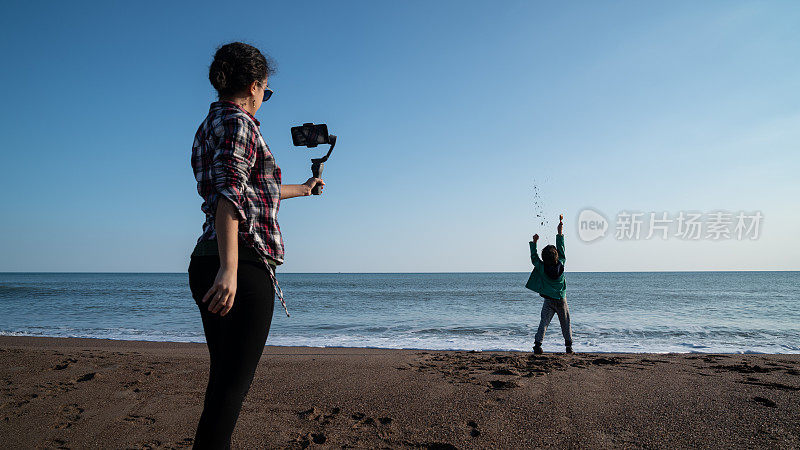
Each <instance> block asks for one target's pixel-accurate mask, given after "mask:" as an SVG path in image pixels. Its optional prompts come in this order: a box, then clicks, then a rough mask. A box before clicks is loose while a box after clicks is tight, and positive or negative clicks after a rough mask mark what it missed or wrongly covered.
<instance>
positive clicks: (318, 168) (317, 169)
mask: <svg viewBox="0 0 800 450" xmlns="http://www.w3.org/2000/svg"><path fill="white" fill-rule="evenodd" d="M328 142H329V143H330V144H331V148H329V149H328V153H326V154H325V156H323V157H322V158H315V159H312V160H311V175H313V176H314V178H321V177H322V169H323V168H325V161H327V160H328V157H329V156H331V152H332V151H333V146H334V145H336V136H334V135H332V134H329V135H328ZM320 193H322V186H320V185H316V186H314V189H312V190H311V194H313V195H319V194H320Z"/></svg>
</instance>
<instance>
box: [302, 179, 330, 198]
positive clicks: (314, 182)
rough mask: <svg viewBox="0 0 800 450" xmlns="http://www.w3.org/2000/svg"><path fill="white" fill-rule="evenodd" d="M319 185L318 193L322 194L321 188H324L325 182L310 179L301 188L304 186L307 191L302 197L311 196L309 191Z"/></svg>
mask: <svg viewBox="0 0 800 450" xmlns="http://www.w3.org/2000/svg"><path fill="white" fill-rule="evenodd" d="M317 185H319V192H320V194H321V193H322V189H323V186H325V182H324V181H322V178H314V177H311V178H309V179H308V180H306V182H305V183H303V184H302V185H301V186H305V187H306V188H307V191H306V192H304V193H303V195H311V191H312V190H313V189H314V187H315V186H317Z"/></svg>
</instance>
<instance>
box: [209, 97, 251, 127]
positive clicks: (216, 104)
mask: <svg viewBox="0 0 800 450" xmlns="http://www.w3.org/2000/svg"><path fill="white" fill-rule="evenodd" d="M214 108H235V109H237V110H239V111H241V112H243V113H245V114H247V116H248V117H250V118H251V119H253V122H255V123H256V126H257V127H260V126H261V122H259V121H258V119H256V118H255V117H253V115H252V114H250V113H249V112H247V111H246V110H244V109H243V108H242V107H241V106H239V105H237V104H236V103H233V102H229V101H227V100H217V101H216V102H214V103H212V104H211V107H210V108H209V109H214Z"/></svg>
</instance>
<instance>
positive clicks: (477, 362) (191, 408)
mask: <svg viewBox="0 0 800 450" xmlns="http://www.w3.org/2000/svg"><path fill="white" fill-rule="evenodd" d="M207 370H208V353H207V351H206V348H205V345H204V344H176V343H159V342H134V341H107V340H96V339H64V338H30V337H0V375H2V380H1V381H0V386H2V402H1V405H2V406H0V439H2V443H0V445H2V447H3V448H34V447H35V448H42V447H49V448H62V447H63V448H85V447H97V448H179V447H188V446H191V443H192V437H193V436H194V428H195V424H196V421H197V419H198V417H199V415H200V411H201V407H202V401H203V392H204V388H205V383H206V379H207ZM233 445H234V447H236V448H281V447H291V448H302V447H306V446H311V447H330V448H334V447H336V448H341V447H357V448H376V447H383V448H387V447H390V448H397V447H409V448H440V449H446V448H453V447H457V448H465V447H466V448H478V447H491V448H528V447H559V448H563V447H592V448H597V447H600V448H608V447H660V448H666V447H676V446H677V447H725V448H731V447H737V448H744V447H748V448H761V447H770V448H773V447H783V448H791V447H794V448H797V447H798V446H799V445H800V355H746V356H743V355H698V354H669V355H660V354H577V355H573V356H569V355H564V354H545V355H544V356H533V355H531V354H527V353H469V352H444V351H414V350H371V349H345V348H343V349H318V348H302V347H298V348H290V347H267V348H266V349H265V352H264V356H263V357H262V359H261V364H260V366H259V368H258V372H257V373H256V378H255V381H254V382H253V386H252V388H251V390H250V393H249V395H248V397H247V400H246V401H245V404H244V407H243V409H242V414H241V416H240V418H239V424H238V426H237V429H236V431H235V433H234V438H233Z"/></svg>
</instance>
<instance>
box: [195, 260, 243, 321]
mask: <svg viewBox="0 0 800 450" xmlns="http://www.w3.org/2000/svg"><path fill="white" fill-rule="evenodd" d="M234 297H236V269H233V270H231V269H230V268H228V267H220V268H219V271H218V272H217V278H216V279H215V280H214V285H213V286H211V289H209V290H208V292H206V295H205V296H204V297H203V303H205V302H207V301H208V300H211V303H210V304H209V305H208V310H209V311H211V313H212V314H216V313H219V315H220V316H224V315H225V314H228V311H230V310H231V308H233V299H234Z"/></svg>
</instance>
